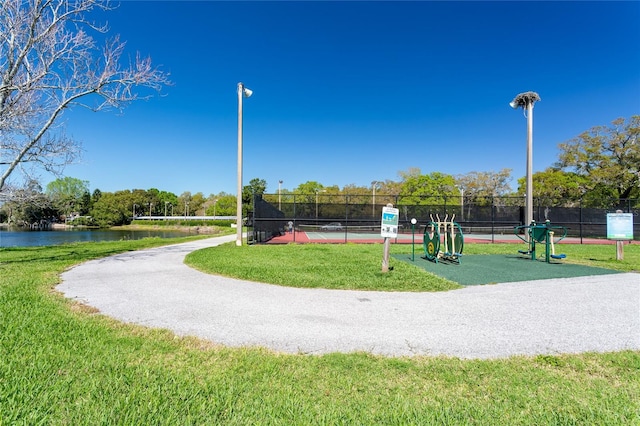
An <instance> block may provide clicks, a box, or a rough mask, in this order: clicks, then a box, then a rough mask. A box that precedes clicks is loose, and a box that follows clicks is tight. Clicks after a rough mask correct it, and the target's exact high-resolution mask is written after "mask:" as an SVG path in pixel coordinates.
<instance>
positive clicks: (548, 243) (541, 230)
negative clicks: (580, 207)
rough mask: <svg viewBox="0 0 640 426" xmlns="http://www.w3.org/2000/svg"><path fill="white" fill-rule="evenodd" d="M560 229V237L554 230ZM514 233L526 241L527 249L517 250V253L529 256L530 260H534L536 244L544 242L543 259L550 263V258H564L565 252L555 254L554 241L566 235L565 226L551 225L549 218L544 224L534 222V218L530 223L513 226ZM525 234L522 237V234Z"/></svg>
mask: <svg viewBox="0 0 640 426" xmlns="http://www.w3.org/2000/svg"><path fill="white" fill-rule="evenodd" d="M555 230H560V231H562V235H561V236H560V237H556V231H555ZM513 232H514V234H516V236H517V237H518V238H520V239H521V240H522V241H524V242H525V243H527V245H528V248H527V250H518V253H520V254H524V255H527V256H530V257H531V260H536V258H537V255H536V244H544V248H545V256H544V258H545V261H546V262H547V263H551V259H564V258H566V257H567V255H566V254H556V250H555V243H557V242H559V241H561V240H563V239H564V237H566V236H567V228H565V227H564V226H552V225H551V222H550V221H549V220H546V221H545V223H544V224H536V222H535V220H534V221H532V222H531V224H530V225H521V226H516V227H514V228H513ZM523 234H524V235H526V236H527V238H524V237H523V236H522V235H523Z"/></svg>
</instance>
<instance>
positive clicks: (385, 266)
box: [380, 204, 400, 273]
mask: <svg viewBox="0 0 640 426" xmlns="http://www.w3.org/2000/svg"><path fill="white" fill-rule="evenodd" d="M399 215H400V210H398V209H396V208H394V207H393V204H387V205H386V206H385V207H383V208H382V225H381V226H380V235H381V236H382V237H384V247H383V251H382V272H385V273H386V272H389V244H390V242H391V240H390V238H397V237H398V216H399Z"/></svg>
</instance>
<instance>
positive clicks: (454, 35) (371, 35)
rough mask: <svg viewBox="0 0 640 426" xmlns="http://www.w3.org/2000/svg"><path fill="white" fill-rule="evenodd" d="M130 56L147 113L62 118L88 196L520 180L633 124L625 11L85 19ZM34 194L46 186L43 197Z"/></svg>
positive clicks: (636, 68) (139, 108) (506, 6)
mask: <svg viewBox="0 0 640 426" xmlns="http://www.w3.org/2000/svg"><path fill="white" fill-rule="evenodd" d="M101 16H102V17H103V19H104V20H106V21H108V22H109V24H110V25H111V28H112V33H118V34H120V35H121V37H122V39H123V40H126V41H127V43H128V44H127V46H128V48H129V49H130V51H131V53H133V52H135V51H140V52H141V53H143V54H145V55H150V56H151V57H152V59H153V61H154V62H155V64H157V65H159V66H160V67H161V68H162V69H163V70H165V71H166V72H169V73H170V74H171V80H172V81H173V82H174V85H173V86H171V87H168V88H167V89H166V90H165V91H164V94H165V96H163V97H156V98H154V99H152V100H150V101H147V102H138V103H135V104H133V105H131V106H130V107H129V108H127V109H126V110H125V111H124V114H122V115H119V114H117V113H115V112H111V113H104V112H102V113H90V112H87V111H79V110H76V111H72V112H71V113H69V114H67V115H66V116H65V120H67V122H68V124H67V132H68V134H69V135H71V136H74V137H75V138H77V139H79V140H81V141H82V142H83V145H84V150H85V152H84V155H83V159H82V163H81V164H79V165H74V166H70V167H68V168H67V169H66V172H65V175H67V176H71V177H74V178H78V179H82V180H88V181H89V182H90V186H91V190H94V189H96V188H98V189H100V190H102V191H116V190H121V189H134V188H140V189H149V188H158V189H160V190H166V191H170V192H174V193H176V194H178V195H179V194H181V193H182V192H184V191H191V192H192V193H196V192H202V193H204V195H205V196H208V195H209V194H212V193H218V192H220V191H225V192H228V193H231V194H235V192H236V170H237V168H236V160H237V156H236V153H237V94H236V93H237V92H236V85H237V83H238V82H240V81H242V82H244V83H245V85H246V86H247V87H248V88H250V89H252V90H253V91H254V94H253V96H252V97H251V98H249V99H245V101H244V184H245V185H246V184H248V182H249V180H250V179H252V178H261V179H265V180H266V182H267V192H272V193H273V192H277V189H278V180H283V181H284V183H283V188H286V189H289V190H292V189H293V188H295V187H296V186H298V185H299V184H301V183H304V182H307V181H318V182H320V183H321V184H323V185H325V186H330V185H338V186H340V187H343V186H345V185H347V184H356V185H362V186H367V187H368V186H370V185H371V181H373V180H386V179H392V180H399V177H398V172H399V171H406V170H408V169H409V168H411V167H418V168H420V169H421V171H422V173H424V174H428V173H431V172H435V171H438V172H443V173H448V174H453V175H457V174H465V173H468V172H471V171H499V170H501V169H503V168H510V169H512V170H513V173H512V176H513V181H512V185H513V186H514V187H515V185H516V180H517V179H518V178H519V177H522V176H524V174H525V165H526V119H525V117H524V115H523V112H522V110H517V111H516V110H513V109H511V108H510V107H509V105H508V104H509V102H510V101H511V100H512V99H513V98H514V97H515V96H516V95H517V94H518V93H522V92H526V91H530V90H531V91H535V92H537V93H539V95H540V97H541V98H542V100H541V101H540V102H538V103H536V104H535V108H534V150H533V169H534V172H535V171H541V170H544V169H545V168H547V167H548V166H550V165H552V164H553V163H554V162H555V161H556V160H557V154H558V148H557V146H558V143H560V142H564V141H567V140H569V139H571V138H573V137H575V136H577V135H578V134H580V133H581V132H583V131H585V130H588V129H590V128H591V127H593V126H596V125H608V124H610V122H611V121H612V120H614V119H616V118H618V117H625V118H628V117H630V116H631V115H634V114H640V26H639V25H638V22H640V2H637V1H634V2H547V1H545V2H506V1H502V2H426V1H425V2H419V1H414V2H378V1H376V2H364V1H350V2H309V1H298V2H284V1H278V2H266V1H264V2H218V1H194V2H185V1H181V2H171V1H123V2H122V3H121V5H120V7H119V8H118V9H117V10H116V11H113V12H109V13H106V14H104V15H101ZM45 183H46V182H45Z"/></svg>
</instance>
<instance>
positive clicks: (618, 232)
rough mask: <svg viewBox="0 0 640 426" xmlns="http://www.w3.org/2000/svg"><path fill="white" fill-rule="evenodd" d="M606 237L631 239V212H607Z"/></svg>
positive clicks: (609, 238)
mask: <svg viewBox="0 0 640 426" xmlns="http://www.w3.org/2000/svg"><path fill="white" fill-rule="evenodd" d="M607 239H608V240H633V214H632V213H607Z"/></svg>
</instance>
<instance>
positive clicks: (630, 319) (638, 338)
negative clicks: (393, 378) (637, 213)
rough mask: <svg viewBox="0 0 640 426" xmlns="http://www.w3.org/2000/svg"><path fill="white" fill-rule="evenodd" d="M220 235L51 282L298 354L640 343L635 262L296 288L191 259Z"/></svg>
mask: <svg viewBox="0 0 640 426" xmlns="http://www.w3.org/2000/svg"><path fill="white" fill-rule="evenodd" d="M234 239H235V236H227V237H217V238H211V239H206V240H200V241H195V242H190V243H184V244H179V245H173V246H167V247H159V248H155V249H150V250H141V251H135V252H127V253H123V254H119V255H115V256H111V257H108V258H104V259H98V260H94V261H90V262H87V263H84V264H82V265H79V266H76V267H74V268H73V269H71V270H69V271H67V272H65V273H64V274H63V275H62V283H61V284H60V285H59V286H58V287H57V288H58V290H60V291H62V292H63V293H64V294H65V295H66V296H67V297H69V298H72V299H76V300H78V301H80V302H83V303H86V304H88V305H90V306H94V307H96V308H98V309H99V310H100V311H101V312H102V313H103V314H105V315H108V316H110V317H113V318H117V319H119V320H122V321H125V322H130V323H135V324H142V325H145V326H149V327H160V328H167V329H170V330H173V331H174V332H175V333H176V334H178V335H191V336H198V337H201V338H203V339H207V340H211V341H213V342H217V343H220V344H224V345H228V346H234V347H238V346H263V347H267V348H271V349H273V350H275V351H282V352H288V353H304V354H323V353H328V352H354V351H366V352H370V353H373V354H381V355H389V356H405V355H406V356H411V355H449V356H456V357H461V358H501V357H508V356H511V355H535V354H558V353H577V352H585V351H596V352H605V351H618V350H623V349H635V350H640V274H634V273H625V274H615V275H601V276H590V277H579V278H569V279H558V280H538V281H525V282H518V283H504V284H497V285H484V286H474V287H467V288H464V289H461V290H455V291H449V292H439V293H401V292H375V291H370V292H367V291H347V290H323V289H298V288H289V287H279V286H274V285H269V284H262V283H255V282H248V281H242V280H236V279H230V278H224V277H220V276H215V275H207V274H203V273H200V272H198V271H195V270H193V269H191V268H189V267H187V266H186V265H184V263H183V259H184V257H185V255H186V254H187V253H189V252H191V251H193V250H197V249H200V248H204V247H210V246H215V245H218V244H221V243H223V242H227V241H232V240H234Z"/></svg>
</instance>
